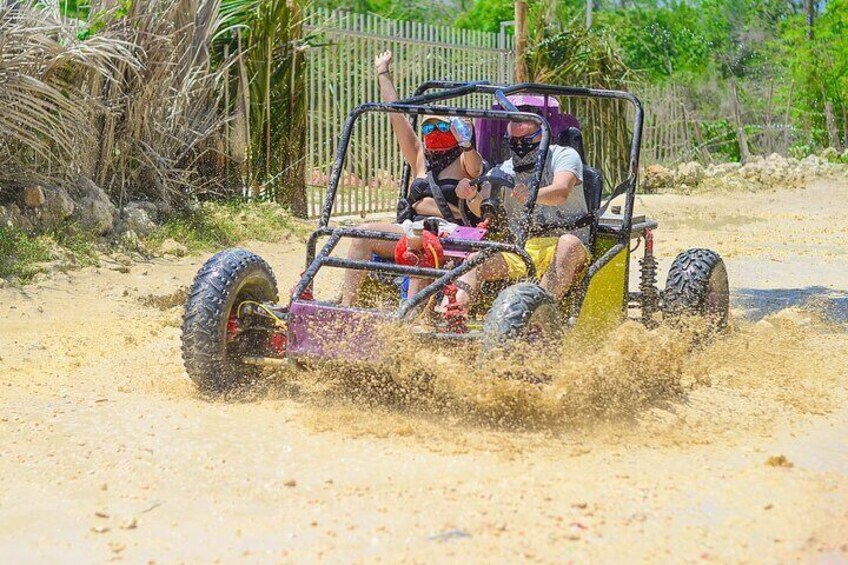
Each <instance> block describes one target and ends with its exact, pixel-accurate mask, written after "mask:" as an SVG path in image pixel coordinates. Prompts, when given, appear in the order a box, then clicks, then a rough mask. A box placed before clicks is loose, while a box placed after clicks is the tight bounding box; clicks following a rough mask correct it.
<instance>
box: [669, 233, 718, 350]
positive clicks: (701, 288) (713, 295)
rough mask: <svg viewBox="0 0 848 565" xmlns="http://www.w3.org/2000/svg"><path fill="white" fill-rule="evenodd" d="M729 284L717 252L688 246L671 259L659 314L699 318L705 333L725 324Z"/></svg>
mask: <svg viewBox="0 0 848 565" xmlns="http://www.w3.org/2000/svg"><path fill="white" fill-rule="evenodd" d="M729 313H730V288H729V283H728V280H727V268H726V267H725V265H724V261H723V260H722V259H721V257H720V256H719V254H718V253H716V252H715V251H711V250H709V249H688V250H686V251H684V252H683V253H681V254H679V255H678V256H677V257H676V258H675V259H674V263H672V265H671V268H670V269H669V271H668V278H667V279H666V285H665V292H664V293H663V316H664V318H665V319H666V320H670V321H672V323H679V322H680V321H681V320H683V319H684V318H685V317H687V316H690V317H691V316H695V317H698V318H701V319H703V320H704V321H705V323H706V328H705V331H706V333H707V335H709V334H713V333H715V332H718V331H721V330H723V329H724V328H725V327H727V321H728V318H729Z"/></svg>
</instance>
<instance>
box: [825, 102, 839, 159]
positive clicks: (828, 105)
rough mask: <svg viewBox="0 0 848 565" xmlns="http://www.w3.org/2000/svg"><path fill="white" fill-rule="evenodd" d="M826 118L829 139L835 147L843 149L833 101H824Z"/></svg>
mask: <svg viewBox="0 0 848 565" xmlns="http://www.w3.org/2000/svg"><path fill="white" fill-rule="evenodd" d="M824 119H825V121H826V122H827V139H828V142H829V143H830V146H831V147H833V148H834V149H842V146H841V144H840V143H839V130H837V129H836V117H835V116H834V115H833V102H831V101H830V100H828V101H827V102H825V103H824Z"/></svg>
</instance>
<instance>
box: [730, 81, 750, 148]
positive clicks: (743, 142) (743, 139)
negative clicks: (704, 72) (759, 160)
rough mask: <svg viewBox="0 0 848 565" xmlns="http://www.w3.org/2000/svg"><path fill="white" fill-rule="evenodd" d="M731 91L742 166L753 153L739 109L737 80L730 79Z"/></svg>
mask: <svg viewBox="0 0 848 565" xmlns="http://www.w3.org/2000/svg"><path fill="white" fill-rule="evenodd" d="M730 91H731V94H732V95H733V97H732V102H733V117H734V119H735V120H736V140H737V142H738V143H739V155H740V156H741V157H742V164H745V163H747V162H748V159H749V158H750V157H751V153H750V151H749V150H748V136H747V135H746V134H745V126H744V125H743V123H742V110H741V109H740V107H739V87H738V86H737V84H736V79H735V78H731V79H730Z"/></svg>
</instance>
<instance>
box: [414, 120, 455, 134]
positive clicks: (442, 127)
mask: <svg viewBox="0 0 848 565" xmlns="http://www.w3.org/2000/svg"><path fill="white" fill-rule="evenodd" d="M450 128H451V127H450V124H448V123H445V122H436V123H433V122H428V123H426V124H424V125H423V126H421V134H422V135H427V134H429V133H433V132H434V131H435V130H436V129H438V130H439V131H440V132H443V133H447V132H449V131H450Z"/></svg>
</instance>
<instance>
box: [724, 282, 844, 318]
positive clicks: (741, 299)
mask: <svg viewBox="0 0 848 565" xmlns="http://www.w3.org/2000/svg"><path fill="white" fill-rule="evenodd" d="M732 300H733V306H734V307H736V308H741V309H742V310H744V313H743V314H742V316H743V317H744V318H745V319H748V320H751V321H753V322H756V321H758V320H760V319H762V318H764V317H766V316H768V315H769V314H774V313H776V312H779V311H781V310H784V309H786V308H791V307H793V306H812V307H814V308H815V309H817V310H820V311H822V312H823V313H824V315H825V316H826V317H827V319H829V320H830V321H832V322H836V323H840V324H848V292H845V291H838V290H833V289H830V288H826V287H823V286H808V287H805V288H773V289H763V288H741V289H736V290H734V291H732Z"/></svg>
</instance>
